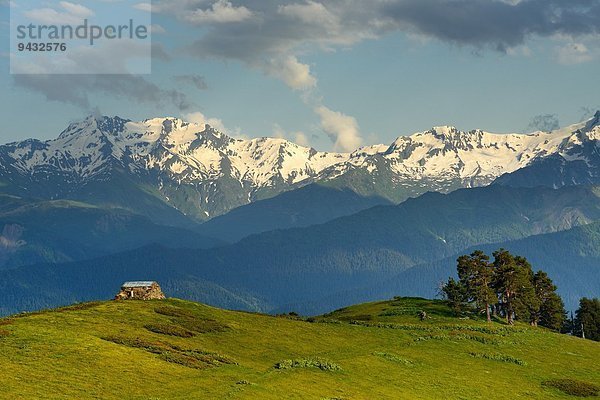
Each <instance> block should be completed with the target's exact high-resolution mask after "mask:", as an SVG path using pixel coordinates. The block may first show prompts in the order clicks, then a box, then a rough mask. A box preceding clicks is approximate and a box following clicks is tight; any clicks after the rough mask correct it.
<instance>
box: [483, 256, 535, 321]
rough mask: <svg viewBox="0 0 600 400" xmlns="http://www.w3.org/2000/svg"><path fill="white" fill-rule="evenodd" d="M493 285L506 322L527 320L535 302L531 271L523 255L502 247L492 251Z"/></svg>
mask: <svg viewBox="0 0 600 400" xmlns="http://www.w3.org/2000/svg"><path fill="white" fill-rule="evenodd" d="M494 271H495V273H494V282H493V287H494V288H495V290H496V291H497V293H498V296H499V300H500V306H501V309H502V311H503V313H504V316H505V317H506V322H507V323H508V324H511V325H512V324H514V321H515V318H519V319H521V320H527V319H529V317H530V309H531V308H532V303H533V302H535V300H536V299H535V291H534V289H533V284H532V280H533V272H532V270H531V265H530V264H529V262H527V260H526V259H525V258H523V257H518V256H517V257H515V256H513V255H512V254H510V253H509V252H508V251H506V250H504V249H500V250H498V251H496V252H494Z"/></svg>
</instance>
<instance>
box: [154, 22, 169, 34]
mask: <svg viewBox="0 0 600 400" xmlns="http://www.w3.org/2000/svg"><path fill="white" fill-rule="evenodd" d="M150 33H152V34H153V35H160V34H163V33H167V30H166V29H165V28H164V27H163V26H162V25H159V24H152V25H150Z"/></svg>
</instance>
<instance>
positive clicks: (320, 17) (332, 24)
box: [277, 1, 340, 30]
mask: <svg viewBox="0 0 600 400" xmlns="http://www.w3.org/2000/svg"><path fill="white" fill-rule="evenodd" d="M277 12H278V13H279V14H281V15H284V16H287V17H291V18H296V19H298V20H299V21H301V22H303V23H305V24H313V25H322V26H326V27H328V29H329V30H335V29H337V28H339V26H340V19H339V17H338V16H337V15H335V14H333V13H332V12H331V11H329V10H328V9H327V8H326V7H325V6H324V5H323V4H321V3H317V2H315V1H308V2H307V3H305V4H298V3H296V4H286V5H281V6H279V8H278V10H277Z"/></svg>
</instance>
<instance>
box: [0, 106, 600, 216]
mask: <svg viewBox="0 0 600 400" xmlns="http://www.w3.org/2000/svg"><path fill="white" fill-rule="evenodd" d="M599 119H600V113H597V114H596V115H595V117H594V118H592V119H590V120H589V121H586V122H582V123H579V124H575V125H572V126H569V127H566V128H563V129H560V130H557V131H553V132H535V133H532V134H494V133H489V132H485V131H482V130H472V131H468V132H465V131H461V130H458V129H457V128H455V127H449V126H442V127H435V128H432V129H430V130H428V131H425V132H420V133H416V134H413V135H411V136H400V137H399V138H398V139H397V140H395V141H394V142H393V143H392V144H391V145H375V146H368V147H363V148H360V149H357V150H356V151H354V152H352V153H333V152H319V151H317V150H315V149H312V148H309V147H303V146H300V145H297V144H295V143H292V142H290V141H287V140H285V139H278V138H256V139H250V140H242V139H237V138H232V137H229V136H227V135H226V134H224V133H222V132H219V131H218V130H215V129H213V128H212V127H211V126H209V125H200V124H196V123H189V122H185V121H183V120H181V119H178V118H154V119H147V120H144V121H140V122H134V121H130V120H126V119H122V118H120V117H105V116H101V117H98V116H89V117H87V118H86V119H84V120H83V121H80V122H76V123H72V124H70V125H69V126H68V127H67V129H66V130H64V131H63V132H62V133H61V134H60V135H59V136H58V138H57V139H54V140H48V141H40V140H35V139H29V140H25V141H22V142H17V143H10V144H6V145H3V146H0V182H1V183H2V187H1V189H0V190H1V191H2V192H3V193H5V194H10V195H16V196H25V197H35V198H40V199H48V200H53V199H61V198H66V199H72V200H82V201H87V202H93V203H100V204H102V205H110V206H118V207H124V208H129V209H133V210H135V211H136V212H139V213H141V214H144V215H146V216H148V217H150V218H158V217H157V213H156V212H154V211H155V210H158V209H161V210H163V211H165V210H168V212H167V213H164V212H163V213H162V218H163V219H165V220H166V221H167V222H168V221H173V220H176V219H177V218H181V219H184V218H191V219H193V220H196V221H204V220H207V219H211V218H213V217H216V216H218V215H222V214H224V213H226V212H228V211H229V210H231V209H233V208H236V207H239V206H241V205H245V204H248V203H251V202H254V201H256V200H261V199H266V198H270V197H273V196H275V195H277V194H279V193H282V192H285V191H289V190H293V189H296V188H299V187H302V186H305V185H308V184H311V183H321V184H324V185H329V186H333V187H337V188H345V189H351V190H353V191H355V192H356V193H358V194H361V195H364V196H380V197H383V198H385V199H387V200H390V201H393V202H401V201H403V200H405V199H407V198H409V197H416V196H418V195H420V194H423V193H425V192H427V191H438V192H444V193H445V192H449V191H452V190H455V189H458V188H464V187H477V186H484V185H488V184H490V183H492V182H493V181H494V180H496V179H497V178H499V177H501V176H503V175H504V174H508V173H512V172H515V171H517V170H519V169H521V168H524V167H527V166H529V165H532V164H534V163H536V162H539V161H540V160H544V159H548V158H549V157H551V156H560V157H561V158H563V159H568V160H583V159H584V158H585V154H583V153H582V152H584V151H585V152H586V153H590V152H592V153H593V152H594V151H595V149H597V143H598V139H600V128H599V126H598V125H599ZM116 187H118V188H120V189H122V190H123V191H125V192H122V193H120V194H119V195H117V194H115V193H111V192H114V190H110V189H111V188H116ZM131 190H135V191H136V198H138V199H140V198H141V199H143V200H139V201H138V202H137V203H136V204H130V203H129V199H131V198H132V196H127V195H126V194H127V193H126V192H127V191H131ZM159 222H161V223H165V221H159Z"/></svg>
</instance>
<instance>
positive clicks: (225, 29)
mask: <svg viewBox="0 0 600 400" xmlns="http://www.w3.org/2000/svg"><path fill="white" fill-rule="evenodd" d="M0 3H4V4H6V3H7V1H6V0H0ZM60 4H61V6H62V8H61V9H60V10H59V11H60V12H63V13H69V14H73V15H79V16H81V15H83V14H84V13H85V12H86V10H84V9H83V8H80V6H79V5H78V4H76V3H74V2H73V3H72V2H66V1H63V2H60ZM137 9H138V10H146V11H149V12H150V11H151V12H153V13H155V14H160V16H161V18H165V21H166V22H165V21H162V20H161V23H164V24H165V26H167V23H168V20H171V21H172V22H176V23H178V24H183V25H184V26H185V27H186V30H185V36H184V37H182V38H181V40H180V41H178V42H177V46H178V47H180V48H183V49H185V50H186V51H185V52H179V53H178V55H181V54H184V55H185V56H191V57H194V58H196V59H199V60H203V59H216V60H223V61H236V62H239V63H241V64H242V65H244V66H246V67H247V68H249V69H252V70H255V71H259V72H260V73H262V74H264V75H266V76H269V77H272V78H274V79H277V80H279V81H281V82H283V84H285V85H286V86H288V87H289V88H291V89H292V90H294V91H297V92H300V93H301V94H302V95H303V97H304V98H310V99H315V98H318V97H319V96H318V95H314V96H313V95H310V96H309V95H307V93H312V92H313V91H317V90H318V76H317V74H316V72H315V70H316V68H315V65H311V64H309V63H308V62H307V61H306V59H307V58H308V56H309V55H311V54H315V53H323V52H331V51H336V50H339V49H347V48H351V47H352V46H354V45H356V44H358V43H361V42H364V41H368V40H377V39H379V38H381V37H383V36H386V35H392V34H404V35H408V36H409V37H413V38H414V37H416V38H421V39H423V38H425V39H427V40H426V41H425V42H427V41H429V40H434V41H438V42H440V43H445V44H449V45H453V46H461V47H467V48H469V49H474V50H476V51H477V52H485V51H492V52H496V51H497V52H505V53H510V54H515V53H517V52H516V51H515V50H513V49H516V48H520V46H521V48H526V46H527V44H528V42H529V40H530V39H535V38H539V37H543V38H552V39H555V40H556V43H555V46H554V49H553V51H554V52H553V53H551V54H550V55H551V56H552V57H554V59H555V60H556V61H557V62H559V63H561V64H564V65H572V64H578V63H584V62H589V61H591V60H594V59H596V57H597V56H598V55H599V54H600V45H598V39H599V38H600V24H598V21H600V0H370V1H365V0H154V1H153V2H152V3H150V2H147V1H145V2H144V1H143V0H141V1H140V3H139V4H138V5H137ZM163 31H164V29H163ZM155 44H156V45H155V46H154V47H153V56H154V57H155V59H157V60H160V61H161V62H165V63H169V62H173V59H172V57H171V56H170V52H171V51H173V50H174V49H173V48H167V47H168V46H169V42H168V41H165V42H163V41H161V39H159V38H157V39H156V40H155ZM163 46H165V47H163ZM170 46H173V44H172V43H170ZM546 50H547V49H546ZM527 51H529V50H527ZM171 78H172V79H171V83H172V84H174V85H178V86H179V87H180V88H179V89H171V88H163V87H159V86H158V85H157V84H156V83H155V82H154V81H153V80H152V78H142V77H136V76H127V75H123V76H120V77H117V76H109V77H74V78H72V79H66V78H65V79H64V80H61V79H53V80H51V79H49V77H44V76H16V77H15V83H16V84H17V85H19V86H21V87H24V88H27V89H29V90H35V91H38V92H40V93H42V94H43V95H44V96H46V98H47V99H49V100H55V101H62V102H68V103H71V104H76V105H79V106H81V107H85V108H88V107H90V104H89V103H90V100H89V98H88V93H94V92H99V93H102V94H106V95H109V96H116V97H127V98H130V99H131V100H133V101H136V102H139V103H151V102H157V103H159V102H160V103H163V104H164V103H168V104H170V105H173V106H175V107H177V109H179V110H180V111H182V112H185V113H189V112H191V111H192V109H193V108H194V107H195V106H194V104H193V101H191V100H190V99H189V98H188V96H190V95H189V94H186V93H185V91H184V90H181V87H182V86H186V88H190V89H198V90H204V89H206V87H207V83H206V82H205V81H204V78H202V77H201V76H196V75H178V76H173V77H171ZM165 81H166V82H169V80H162V82H165ZM162 84H164V83H162ZM306 103H307V106H308V107H310V108H311V109H312V110H313V111H314V112H315V114H316V116H317V117H318V118H319V120H320V128H321V130H322V131H323V132H325V133H326V134H327V135H328V136H329V137H330V138H331V140H332V143H334V146H335V147H336V148H338V149H341V150H343V149H346V148H356V147H358V145H359V144H360V142H361V134H360V130H359V125H358V122H357V120H356V119H355V118H353V117H352V116H348V115H345V114H343V113H342V112H338V111H333V110H331V109H330V108H328V107H326V106H325V105H324V104H323V102H322V101H321V100H318V101H314V100H312V101H306Z"/></svg>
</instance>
